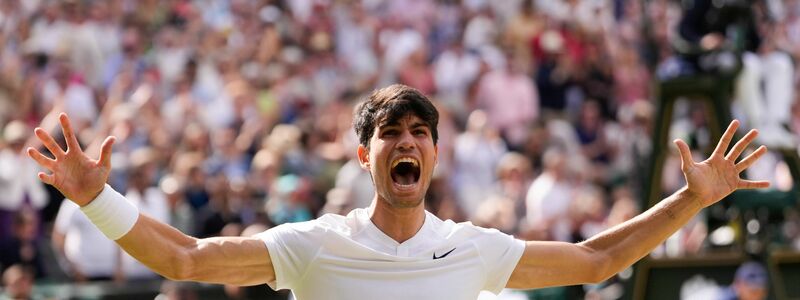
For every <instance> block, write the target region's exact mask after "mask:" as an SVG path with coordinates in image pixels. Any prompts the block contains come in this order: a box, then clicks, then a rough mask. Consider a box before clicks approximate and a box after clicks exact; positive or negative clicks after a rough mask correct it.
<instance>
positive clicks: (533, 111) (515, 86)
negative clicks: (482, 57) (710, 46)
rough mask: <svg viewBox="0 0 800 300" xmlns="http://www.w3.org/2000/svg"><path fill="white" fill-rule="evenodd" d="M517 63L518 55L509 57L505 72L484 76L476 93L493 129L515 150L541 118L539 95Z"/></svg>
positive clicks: (495, 71) (497, 71) (501, 70)
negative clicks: (528, 130) (530, 128)
mask: <svg viewBox="0 0 800 300" xmlns="http://www.w3.org/2000/svg"><path fill="white" fill-rule="evenodd" d="M517 59H519V56H516V54H512V53H506V65H505V68H503V69H500V70H494V71H490V72H489V73H487V74H485V75H483V77H482V78H481V79H480V81H479V82H478V88H477V92H476V93H477V94H476V102H477V105H478V107H479V108H481V109H483V110H484V111H486V115H487V121H488V122H489V126H491V127H492V128H493V129H494V130H497V131H498V132H499V133H500V134H501V136H502V137H503V139H504V140H505V141H506V142H507V143H508V145H509V146H510V148H511V149H518V148H519V146H520V145H521V144H522V142H523V139H524V138H525V132H526V130H527V129H528V127H529V126H530V125H531V124H533V122H534V121H536V119H538V118H539V94H538V92H537V90H536V87H535V86H534V85H533V83H532V82H531V81H530V79H529V78H528V77H527V75H526V74H525V73H524V70H523V69H521V68H522V66H520V65H519V63H518V61H517Z"/></svg>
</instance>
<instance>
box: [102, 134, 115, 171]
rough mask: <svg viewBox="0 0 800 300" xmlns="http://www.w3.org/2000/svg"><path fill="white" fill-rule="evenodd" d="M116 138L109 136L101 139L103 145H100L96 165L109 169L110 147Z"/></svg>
mask: <svg viewBox="0 0 800 300" xmlns="http://www.w3.org/2000/svg"><path fill="white" fill-rule="evenodd" d="M116 140H117V138H115V137H113V136H109V137H107V138H106V140H105V141H103V145H102V146H100V159H99V160H98V161H97V164H98V165H100V166H103V167H106V168H109V169H110V168H111V147H112V146H113V145H114V142H115V141H116Z"/></svg>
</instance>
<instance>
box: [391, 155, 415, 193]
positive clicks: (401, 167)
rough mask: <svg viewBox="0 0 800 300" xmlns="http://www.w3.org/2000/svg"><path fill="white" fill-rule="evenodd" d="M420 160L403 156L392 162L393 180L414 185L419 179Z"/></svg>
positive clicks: (406, 184) (401, 183)
mask: <svg viewBox="0 0 800 300" xmlns="http://www.w3.org/2000/svg"><path fill="white" fill-rule="evenodd" d="M419 173H420V169H419V161H417V160H416V159H414V158H409V157H403V158H399V159H396V160H395V161H394V162H392V171H391V175H392V181H394V182H395V183H397V184H399V185H405V186H409V185H414V184H415V183H417V181H419Z"/></svg>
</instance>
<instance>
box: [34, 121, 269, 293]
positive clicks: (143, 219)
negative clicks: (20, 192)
mask: <svg viewBox="0 0 800 300" xmlns="http://www.w3.org/2000/svg"><path fill="white" fill-rule="evenodd" d="M59 122H60V123H61V127H62V130H63V132H64V137H65V139H66V141H67V150H66V151H64V150H63V149H61V147H60V146H59V145H58V144H56V142H55V140H53V137H51V136H50V135H49V134H48V133H47V132H46V131H44V130H43V129H41V128H36V130H35V131H34V132H35V134H36V136H37V137H38V138H39V140H41V141H42V143H43V144H44V146H45V147H46V148H47V149H48V150H49V151H50V152H51V153H52V154H53V156H54V157H55V159H51V158H48V157H46V156H44V155H43V154H42V153H40V152H38V151H36V150H35V149H33V148H29V149H28V155H29V156H30V157H31V158H33V159H34V160H35V161H36V162H37V163H38V164H39V165H41V166H42V167H44V168H46V169H48V170H50V171H51V172H52V173H51V174H45V173H44V172H40V173H39V179H41V180H42V181H43V182H44V183H47V184H50V185H53V186H54V187H56V188H57V189H58V190H59V191H61V193H63V194H64V196H66V197H67V198H68V199H70V200H71V201H73V202H75V203H76V204H78V205H79V206H81V207H85V206H87V205H89V204H90V203H91V202H92V201H94V200H95V199H96V198H97V197H98V196H99V195H100V194H101V192H102V191H103V189H104V188H106V187H105V183H106V181H107V180H108V174H109V172H110V170H111V161H110V159H111V147H112V145H113V144H114V138H113V137H108V138H106V140H105V141H104V142H103V144H102V146H101V153H100V157H99V159H97V160H95V159H92V158H90V157H89V156H87V155H86V154H85V153H83V151H82V150H81V148H80V145H79V144H78V140H77V138H76V137H75V133H74V132H73V130H72V127H71V125H70V122H69V119H68V118H67V116H66V115H65V114H61V115H60V116H59ZM114 195H116V196H114ZM107 196H108V195H106V196H104V197H107ZM110 197H111V198H109V199H104V200H107V201H125V199H124V198H123V197H122V196H119V195H118V194H116V193H111V196H110ZM116 242H117V244H119V245H120V247H122V249H124V250H125V251H126V252H128V254H130V255H131V256H133V257H134V258H136V259H137V260H139V261H140V262H142V263H143V264H145V265H146V266H148V267H149V268H151V269H152V270H153V271H155V272H157V273H159V274H161V275H162V276H164V277H167V278H169V279H174V280H192V281H202V282H212V283H225V284H234V285H254V284H261V283H267V282H270V281H273V280H275V273H274V270H273V268H272V263H271V260H270V257H269V252H268V250H267V247H266V246H265V245H264V243H263V242H262V241H261V240H259V239H257V238H246V237H218V238H208V239H195V238H193V237H190V236H187V235H185V234H183V233H181V232H180V231H178V230H177V229H175V228H173V227H171V226H169V225H166V224H164V223H160V222H158V221H156V220H153V219H151V218H149V217H147V216H145V215H139V216H138V219H136V223H135V224H134V226H133V227H132V228H131V229H130V230H129V231H127V233H125V234H124V235H122V237H120V238H119V239H117V240H116Z"/></svg>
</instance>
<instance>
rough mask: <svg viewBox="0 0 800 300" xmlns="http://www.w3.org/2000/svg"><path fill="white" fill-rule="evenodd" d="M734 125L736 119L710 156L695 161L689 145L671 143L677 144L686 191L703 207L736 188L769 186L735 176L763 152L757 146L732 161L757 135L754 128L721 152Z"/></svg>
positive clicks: (763, 150) (767, 183)
mask: <svg viewBox="0 0 800 300" xmlns="http://www.w3.org/2000/svg"><path fill="white" fill-rule="evenodd" d="M738 127H739V121H737V120H734V121H733V122H731V124H730V125H729V126H728V129H727V130H725V133H724V134H723V135H722V138H721V139H720V141H719V143H718V144H717V148H716V149H714V153H712V154H711V157H709V158H708V159H706V160H705V161H702V162H699V163H698V162H694V160H693V159H692V154H691V151H690V150H689V146H688V145H686V143H685V142H684V141H682V140H680V139H677V140H675V145H676V146H678V150H679V152H680V155H681V169H682V171H683V176H684V177H686V183H687V186H688V188H687V191H688V192H690V193H692V194H694V195H695V196H697V199H700V201H701V203H700V204H702V206H703V207H708V206H709V205H711V204H714V203H716V202H717V201H719V200H720V199H722V198H724V197H725V196H727V195H729V194H730V193H732V192H733V191H735V190H737V189H756V188H766V187H769V182H767V181H753V180H745V179H742V178H740V177H739V174H740V173H741V172H742V171H744V170H745V169H747V168H748V167H750V166H751V165H752V164H753V163H755V162H756V160H758V159H759V158H760V157H761V156H762V155H764V153H766V152H767V147H765V146H761V147H758V149H756V151H755V152H753V153H751V154H750V155H748V156H747V157H745V158H744V159H742V160H741V161H739V162H738V163H737V162H736V160H737V159H738V158H739V156H740V155H741V154H742V152H744V150H745V149H746V148H747V146H748V145H749V144H750V142H752V141H753V139H755V138H756V136H757V135H758V131H757V130H755V129H751V130H750V131H749V132H748V133H747V134H746V135H745V136H744V137H743V138H742V139H741V140H739V141H738V142H737V143H736V145H734V146H733V148H732V149H731V151H729V152H728V154H727V155H725V150H726V149H728V145H730V143H731V140H732V139H733V134H734V133H735V132H736V129H737V128H738Z"/></svg>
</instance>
